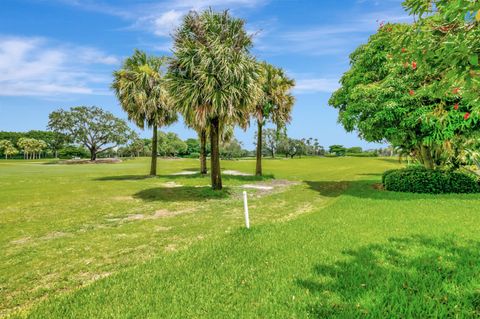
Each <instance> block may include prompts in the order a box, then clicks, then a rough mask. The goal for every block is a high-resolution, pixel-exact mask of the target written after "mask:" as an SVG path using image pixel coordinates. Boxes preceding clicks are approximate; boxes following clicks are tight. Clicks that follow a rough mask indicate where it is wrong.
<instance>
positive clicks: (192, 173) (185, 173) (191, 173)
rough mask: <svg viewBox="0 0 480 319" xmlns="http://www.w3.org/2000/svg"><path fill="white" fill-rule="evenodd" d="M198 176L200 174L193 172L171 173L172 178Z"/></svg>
mask: <svg viewBox="0 0 480 319" xmlns="http://www.w3.org/2000/svg"><path fill="white" fill-rule="evenodd" d="M197 174H200V172H195V171H181V172H178V173H173V174H171V175H173V176H182V175H197Z"/></svg>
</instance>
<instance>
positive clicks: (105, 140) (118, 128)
mask: <svg viewBox="0 0 480 319" xmlns="http://www.w3.org/2000/svg"><path fill="white" fill-rule="evenodd" d="M49 119H50V120H49V122H48V127H49V129H51V130H52V131H54V132H58V133H61V134H65V135H67V136H68V137H69V138H70V139H71V141H72V142H74V143H80V144H81V145H83V146H85V147H86V148H87V149H88V150H89V151H90V159H91V160H92V161H94V160H96V158H97V154H99V153H101V152H105V151H107V150H110V149H112V148H115V147H117V146H118V145H122V144H125V143H126V142H127V141H128V140H129V139H130V138H131V137H132V134H133V132H132V130H130V128H129V127H128V125H127V123H126V122H125V121H124V120H121V119H119V118H117V117H115V116H114V115H113V114H112V113H110V112H107V111H104V110H102V109H101V108H99V107H96V106H91V107H87V106H77V107H72V108H71V109H70V110H69V111H65V110H58V111H54V112H52V113H50V116H49Z"/></svg>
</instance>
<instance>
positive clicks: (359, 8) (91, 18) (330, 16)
mask: <svg viewBox="0 0 480 319" xmlns="http://www.w3.org/2000/svg"><path fill="white" fill-rule="evenodd" d="M209 6H211V7H213V8H214V9H219V10H220V9H227V8H228V9H230V10H231V13H232V14H233V15H235V16H238V17H241V18H244V19H246V20H247V29H248V31H249V32H252V33H255V34H256V36H255V38H254V39H255V48H254V50H253V53H254V54H255V56H257V58H258V59H260V60H266V61H268V62H269V63H272V64H275V65H277V66H280V67H282V68H284V69H285V70H286V71H287V73H288V74H289V75H290V76H291V77H293V78H294V79H295V80H296V83H297V86H296V88H295V90H294V94H295V96H296V104H295V107H294V111H293V121H292V122H291V124H290V125H289V126H288V134H289V135H290V136H292V137H295V138H302V137H313V138H318V139H319V141H320V144H321V145H324V146H328V145H331V144H343V145H346V146H362V147H364V148H372V147H378V146H379V145H376V144H369V143H366V142H365V141H362V140H360V139H359V138H358V137H357V135H356V134H347V133H346V132H345V131H344V129H343V128H342V127H341V126H340V125H339V124H338V123H337V112H336V110H335V109H333V108H331V107H329V106H328V103H327V101H328V98H329V97H330V95H331V93H332V92H333V90H335V88H337V87H338V80H339V78H340V77H341V75H342V74H343V72H345V71H346V70H348V66H349V59H348V56H349V54H350V52H352V51H353V50H354V49H355V48H356V47H357V46H358V45H360V44H361V43H365V42H366V41H367V39H368V36H369V35H370V34H372V33H374V32H375V31H376V30H377V28H378V25H379V23H380V22H381V21H390V22H405V21H407V20H408V17H407V16H406V14H405V12H404V11H403V10H402V7H401V0H342V1H330V0H328V1H327V0H308V1H301V0H298V1H296V0H270V1H269V0H210V1H208V0H177V1H175V0H161V1H127V0H110V1H107V0H98V1H93V0H2V4H1V10H0V130H6V131H28V130H31V129H45V128H46V125H47V122H48V114H49V113H50V112H51V111H53V110H55V109H58V108H68V107H70V106H77V105H97V106H100V107H102V108H104V109H107V110H109V111H111V112H113V113H114V114H116V115H118V116H119V117H122V118H125V119H126V116H125V114H124V113H123V112H122V111H121V109H120V107H119V105H118V102H117V101H116V99H115V97H114V95H113V93H112V91H111V90H110V89H109V87H110V82H111V80H112V75H111V74H112V71H113V70H115V69H116V68H118V67H119V66H120V64H121V61H122V59H124V58H125V57H127V56H129V55H131V54H132V52H133V49H134V48H138V49H141V50H145V51H147V52H148V53H151V54H156V55H169V54H171V52H170V46H171V41H170V36H169V35H170V33H171V31H172V29H173V28H175V26H176V25H178V23H179V21H180V20H181V17H182V15H184V14H185V13H186V12H188V11H189V10H191V9H195V10H201V9H204V8H208V7H209ZM132 127H133V126H132ZM136 130H137V131H138V132H139V133H140V134H141V135H142V136H145V137H147V136H148V137H149V136H150V132H148V131H145V132H142V131H140V130H138V129H136ZM165 130H168V131H174V132H176V133H178V134H179V135H180V136H181V137H182V138H187V137H194V136H195V133H194V132H193V131H191V130H188V129H187V128H185V127H184V125H183V123H181V122H179V123H177V124H175V125H172V126H170V127H168V128H166V129H165ZM254 132H255V126H252V127H251V128H250V129H248V130H247V131H246V132H243V131H241V130H237V131H236V136H237V138H238V139H239V140H241V141H242V142H243V143H244V146H245V147H247V148H249V149H251V148H253V139H254V138H253V136H254Z"/></svg>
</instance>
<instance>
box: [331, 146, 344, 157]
mask: <svg viewBox="0 0 480 319" xmlns="http://www.w3.org/2000/svg"><path fill="white" fill-rule="evenodd" d="M328 152H329V153H330V154H335V155H336V156H345V153H346V152H347V149H346V148H345V147H344V146H343V145H338V144H335V145H330V147H329V148H328Z"/></svg>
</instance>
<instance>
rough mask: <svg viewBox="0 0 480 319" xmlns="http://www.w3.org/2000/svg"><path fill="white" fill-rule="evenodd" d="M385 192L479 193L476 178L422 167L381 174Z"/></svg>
mask: <svg viewBox="0 0 480 319" xmlns="http://www.w3.org/2000/svg"><path fill="white" fill-rule="evenodd" d="M382 183H383V186H384V188H385V189H386V190H389V191H395V192H407V193H428V194H443V193H479V192H480V182H479V179H478V177H476V176H474V175H472V174H466V173H462V172H458V171H457V172H451V171H442V170H428V169H426V168H424V167H408V168H403V169H396V170H389V171H386V172H385V173H383V176H382Z"/></svg>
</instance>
